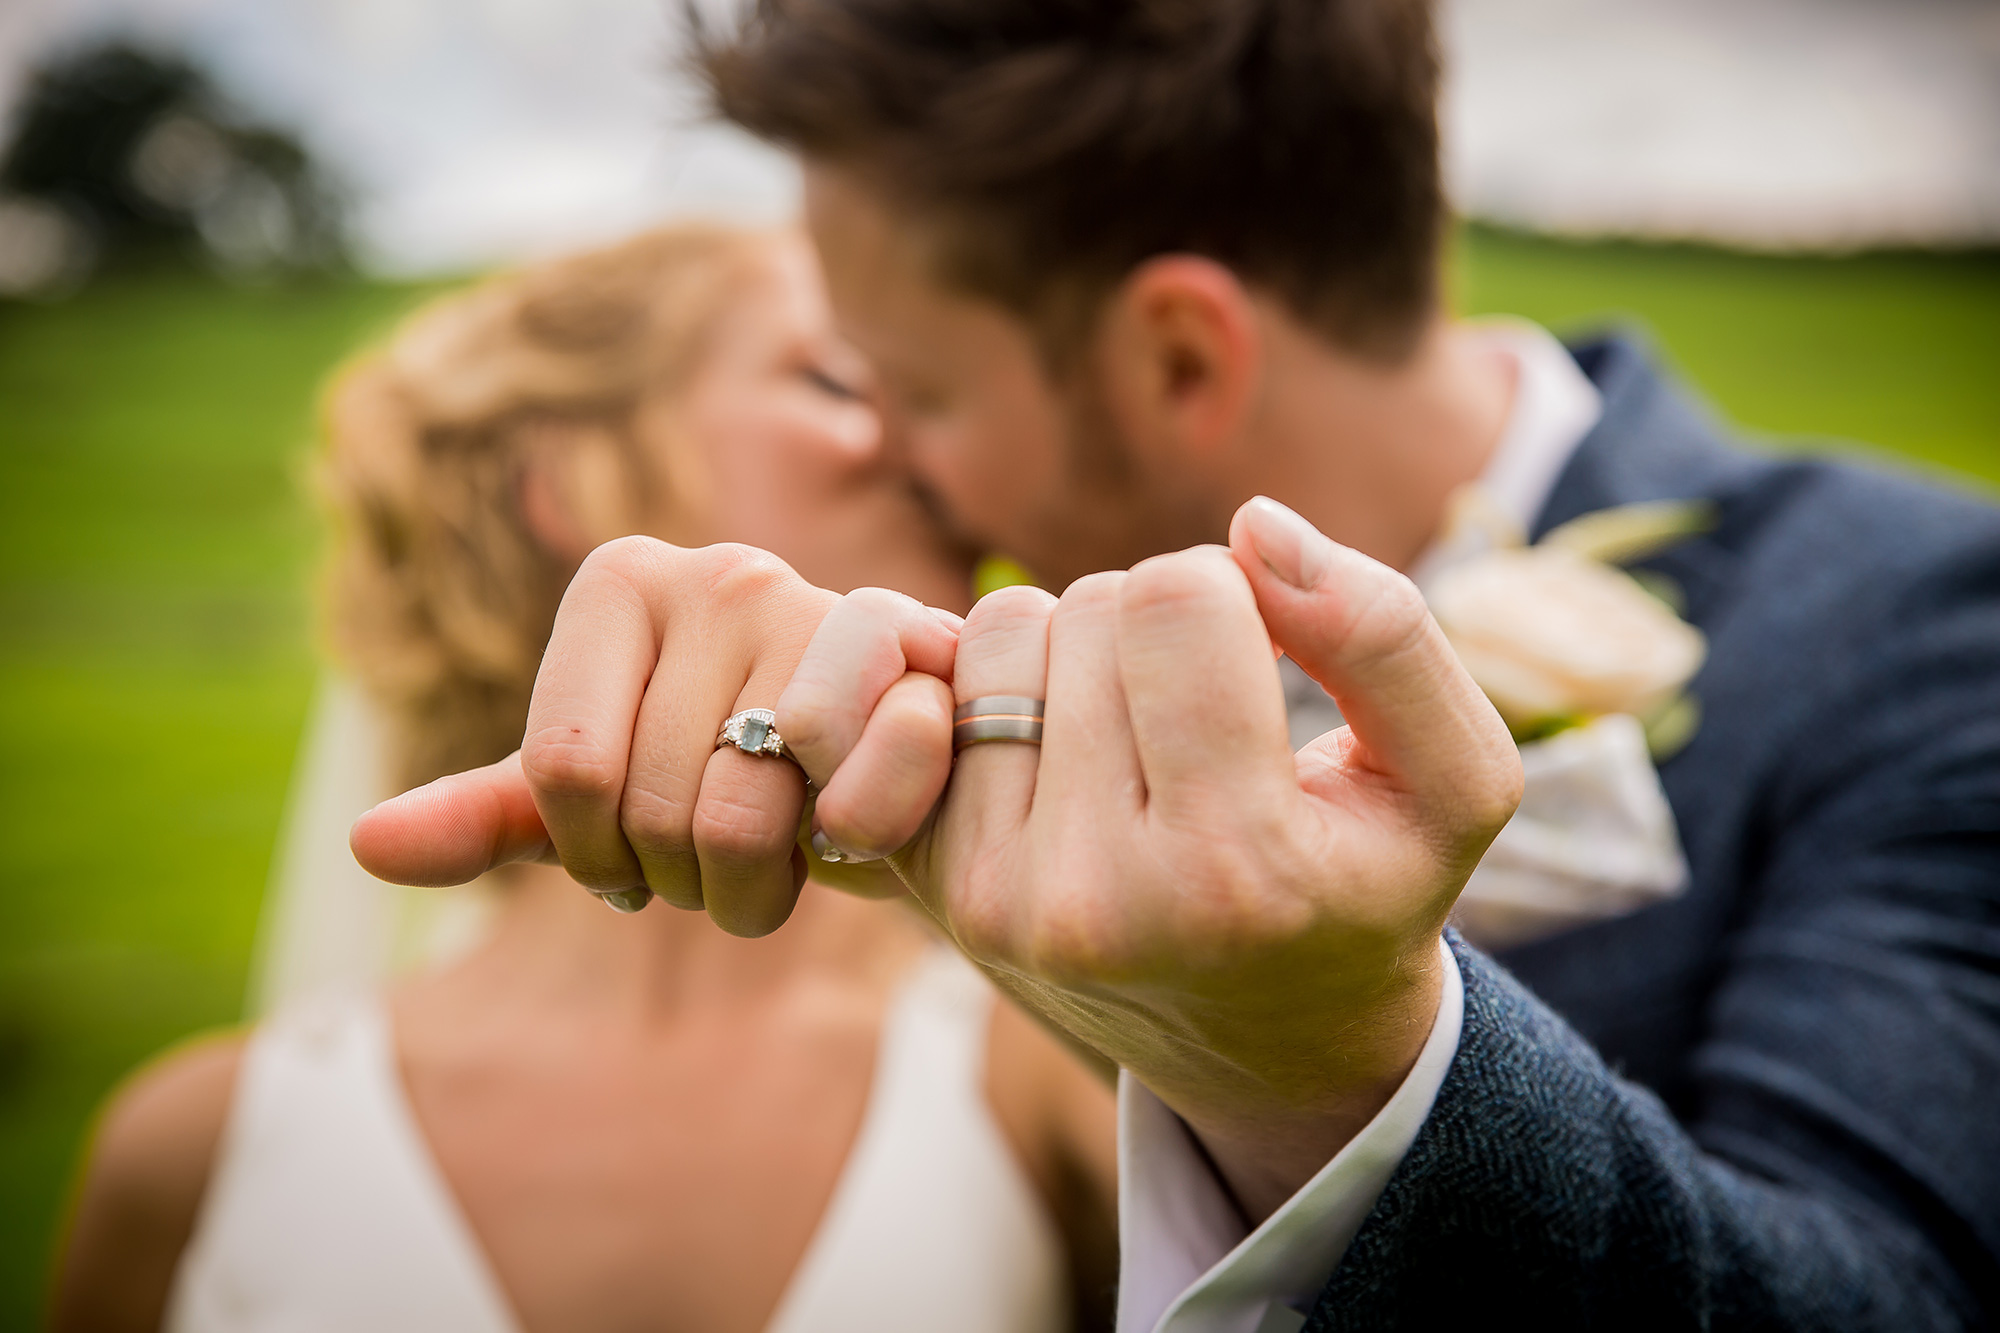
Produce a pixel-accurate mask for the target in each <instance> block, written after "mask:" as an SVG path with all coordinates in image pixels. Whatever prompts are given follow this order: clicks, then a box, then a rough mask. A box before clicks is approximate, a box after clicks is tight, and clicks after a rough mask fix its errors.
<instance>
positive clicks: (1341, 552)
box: [1229, 496, 1519, 788]
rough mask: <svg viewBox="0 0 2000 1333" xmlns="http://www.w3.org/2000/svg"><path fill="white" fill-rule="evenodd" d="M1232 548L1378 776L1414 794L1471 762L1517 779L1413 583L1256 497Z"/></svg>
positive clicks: (1503, 735) (1260, 603) (1501, 735)
mask: <svg viewBox="0 0 2000 1333" xmlns="http://www.w3.org/2000/svg"><path fill="white" fill-rule="evenodd" d="M1229 547H1230V551H1231V553H1232V554H1234V555H1235V557H1236V562H1237V564H1239V565H1240V566H1242V568H1243V572H1244V574H1245V575H1246V576H1247V577H1248V578H1249V580H1250V587H1251V589H1252V591H1254V592H1255V593H1256V595H1257V609H1258V611H1259V612H1261V613H1262V615H1263V617H1264V624H1265V627H1266V628H1267V629H1268V630H1269V631H1270V634H1271V639H1272V641H1273V642H1274V643H1276V644H1277V645H1278V647H1280V648H1282V649H1284V651H1285V654H1286V655H1287V656H1288V657H1290V658H1291V659H1292V660H1293V661H1294V662H1296V663H1298V664H1299V666H1301V667H1303V668H1304V669H1305V672H1306V674H1307V675H1309V676H1311V677H1312V678H1313V679H1314V680H1316V681H1318V682H1319V683H1320V684H1321V685H1322V686H1324V687H1325V688H1326V690H1327V692H1328V693H1330V694H1332V695H1333V697H1334V700H1335V701H1336V702H1337V703H1338V704H1339V705H1340V711H1341V714H1342V715H1343V716H1344V717H1345V718H1346V719H1347V722H1348V724H1349V725H1350V726H1352V727H1353V729H1354V734H1355V736H1356V737H1357V738H1359V739H1360V741H1361V742H1362V744H1363V746H1365V747H1366V749H1367V751H1368V753H1369V756H1370V760H1371V762H1372V763H1373V764H1374V765H1376V766H1379V767H1384V768H1387V769H1389V770H1391V771H1393V772H1395V773H1396V774H1397V775H1398V776H1399V777H1400V778H1401V779H1402V780H1403V781H1405V782H1408V783H1410V784H1411V785H1412V786H1415V787H1419V788H1421V787H1424V786H1427V785H1429V784H1432V783H1450V782H1454V781H1462V780H1463V779H1464V776H1465V765H1466V763H1467V761H1468V760H1470V761H1472V762H1473V763H1474V765H1475V767H1478V768H1484V767H1486V765H1485V764H1484V763H1482V762H1480V761H1481V760H1482V759H1490V760H1491V762H1492V763H1493V764H1494V765H1496V766H1497V767H1498V768H1499V769H1501V770H1506V769H1508V768H1509V767H1510V766H1511V768H1512V769H1513V771H1515V772H1518V768H1519V760H1518V758H1516V757H1515V754H1514V746H1513V742H1512V740H1511V739H1510V738H1509V736H1508V734H1507V729H1506V727H1505V725H1504V724H1502V722H1501V721H1500V716H1499V714H1497V713H1495V712H1494V711H1493V706H1492V705H1491V704H1490V703H1488V702H1487V700H1486V696H1485V695H1484V694H1483V693H1481V692H1480V689H1479V687H1478V686H1477V685H1475V684H1474V683H1473V681H1472V678H1471V677H1470V676H1468V675H1467V674H1466V672H1465V669H1464V668H1463V667H1462V666H1460V665H1459V661H1458V657H1457V655H1456V654H1455V653H1454V652H1453V651H1452V649H1451V645H1450V644H1449V643H1448V642H1446V640H1445V637H1444V632H1443V631H1442V630H1440V629H1439V628H1438V626H1437V622H1436V621H1434V620H1432V619H1431V615H1430V611H1429V610H1428V608H1426V607H1425V606H1424V599H1423V595H1422V594H1421V593H1419V592H1418V591H1417V588H1416V585H1415V584H1413V583H1411V582H1410V581H1409V580H1408V579H1407V578H1404V577H1403V576H1402V575H1401V574H1399V573H1397V572H1396V571H1395V570H1393V569H1390V568H1389V567H1388V566H1387V565H1384V564H1381V563H1380V562H1378V561H1375V560H1371V559H1369V558H1368V557H1367V556H1365V555H1363V554H1361V552H1359V551H1356V550H1353V549H1351V548H1349V547H1346V546H1342V545H1341V544H1340V543H1338V542H1336V541H1334V540H1333V539H1332V538H1330V537H1328V536H1326V535H1325V534H1324V533H1322V532H1320V531H1319V530H1318V529H1317V528H1315V527H1313V526H1312V524H1310V523H1308V522H1307V521H1306V520H1305V519H1303V518H1301V517H1300V516H1299V515H1298V514H1297V513H1295V512H1293V511H1292V510H1290V509H1287V508H1286V507H1285V506H1284V505H1281V504H1279V503H1278V502H1277V501H1276V500H1271V499H1266V498H1265V497H1263V496H1259V497H1257V498H1256V499H1254V500H1251V501H1249V502H1248V503H1246V504H1245V505H1244V506H1243V507H1242V508H1241V509H1238V510H1237V511H1236V518H1235V520H1234V521H1233V522H1232V523H1231V524H1230V526H1229ZM1515 780H1516V781H1518V778H1516V779H1515ZM1502 785H1505V784H1502Z"/></svg>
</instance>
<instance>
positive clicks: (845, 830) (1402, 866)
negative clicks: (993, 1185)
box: [787, 501, 1521, 1218]
mask: <svg viewBox="0 0 2000 1333" xmlns="http://www.w3.org/2000/svg"><path fill="white" fill-rule="evenodd" d="M1230 537H1231V549H1230V550H1224V549H1222V548H1219V547H1208V548H1203V549H1197V550H1193V551H1186V552H1182V553H1179V554H1177V555H1170V556H1162V557H1160V558H1157V559H1154V560H1149V561H1147V562H1145V563H1144V564H1141V565H1139V566H1138V567H1137V568H1135V569H1133V570H1132V571H1131V572H1130V573H1121V574H1100V575H1095V576H1092V577H1090V578H1087V579H1084V580H1081V581H1079V582H1078V583H1076V584H1074V585H1072V586H1071V587H1070V589H1069V590H1068V591H1067V592H1065V593H1064V594H1063V596H1062V597H1061V598H1060V599H1056V598H1052V597H1050V596H1049V595H1048V594H1046V593H1043V592H1039V591H1036V590H1033V589H1012V590H1008V591H1006V592H1003V593H996V594H993V595H991V596H989V597H987V598H986V599H985V600H984V601H982V602H981V603H980V604H979V605H978V606H977V607H976V608H974V610H973V613H972V615H971V616H970V617H969V618H968V620H967V622H966V624H965V628H964V630H963V632H962V635H961V637H960V641H959V645H958V656H957V667H956V675H955V686H954V688H955V692H956V696H957V698H958V700H959V701H960V702H964V701H966V700H970V699H973V698H977V697H979V696H983V695H1026V696H1029V697H1032V698H1041V699H1045V700H1046V714H1045V739H1044V743H1043V745H1042V746H1041V748H1040V749H1039V750H1038V749H1036V748H1035V747H1033V746H1029V745H1022V744H1005V743H1001V744H984V745H978V746H974V747H971V748H969V749H967V750H966V751H965V752H964V753H963V754H961V755H960V756H959V757H958V760H957V765H956V770H955V773H954V775H953V777H952V780H951V784H950V787H949V790H948V791H947V793H946V796H945V799H944V802H943V804H942V806H941V807H940V808H939V810H938V811H937V812H936V814H935V815H934V816H933V817H932V818H931V820H930V821H929V823H928V824H927V825H925V826H924V828H923V829H922V831H921V833H920V834H919V836H917V838H916V839H915V841H914V842H912V843H910V844H909V845H908V847H907V848H905V849H904V850H901V851H898V852H896V854H895V855H894V856H892V858H891V860H892V862H893V864H895V865H896V867H897V870H898V873H900V874H902V875H903V876H904V878H905V880H906V881H907V883H908V884H909V886H910V888H911V889H912V891H913V892H914V893H915V894H916V895H917V896H918V897H919V898H920V899H921V900H922V901H923V902H924V903H925V905H926V906H927V907H928V908H929V909H930V910H931V911H932V913H933V914H934V915H935V916H937V918H938V919H939V920H940V921H941V922H943V923H944V925H945V926H946V928H947V929H948V930H950V932H951V933H952V935H953V936H954V937H955V938H956V939H957V940H958V942H959V944H960V945H961V946H962V947H963V948H964V949H965V950H966V951H967V952H968V953H969V954H970V955H971V956H972V957H973V958H974V959H976V960H978V961H980V962H981V963H982V964H983V965H985V966H986V967H987V969H988V970H989V971H990V972H992V973H993V974H994V975H995V977H996V978H997V979H998V980H999V981H1000V982H1001V983H1002V984H1003V985H1005V986H1006V987H1008V989H1010V990H1012V991H1014V992H1015V993H1016V994H1017V995H1018V996H1019V997H1020V998H1021V999H1022V1000H1024V1001H1025V1002H1026V1003H1028V1004H1029V1005H1031V1006H1033V1007H1034V1008H1036V1009H1039V1010H1040V1011H1042V1012H1043V1013H1044V1014H1045V1015H1047V1016H1048V1017H1050V1018H1051V1019H1053V1020H1054V1021H1055V1022H1057V1023H1059V1024H1061V1025H1062V1026H1064V1027H1066V1028H1068V1029H1069V1030H1071V1031H1072V1032H1074V1033H1076V1034H1077V1035H1078V1036H1080V1037H1082V1038H1083V1039H1084V1040H1085V1041H1087V1042H1089V1043H1090V1044H1091V1045H1093V1046H1095V1047H1096V1048H1097V1049H1098V1050H1100V1051H1102V1052H1103V1053H1104V1054H1106V1055H1107V1056H1109V1057H1111V1058H1112V1059H1113V1060H1116V1061H1117V1062H1118V1063H1119V1064H1121V1065H1123V1066H1124V1067H1125V1068H1127V1069H1129V1070H1131V1071H1132V1072H1133V1073H1134V1074H1135V1075H1137V1076H1138V1077H1139V1078H1140V1079H1141V1080H1142V1081H1143V1082H1145V1083H1146V1084H1147V1085H1148V1086H1149V1087H1151V1088H1152V1089H1153V1090H1154V1091H1155V1092H1156V1093H1158V1094H1159V1095H1160V1096H1161V1097H1162V1098H1163V1099H1164V1100H1165V1101H1166V1102H1167V1103H1168V1104H1169V1105H1171V1106H1173V1107H1174V1109H1175V1110H1176V1111H1178V1112H1179V1113H1180V1114H1181V1115H1182V1117H1183V1118H1184V1119H1186V1120H1187V1121H1188V1123H1189V1124H1190V1125H1192V1126H1193V1127H1194V1128H1195V1130H1196V1132H1197V1133H1198V1134H1200V1136H1201V1138H1202V1139H1203V1141H1204V1144H1205V1145H1206V1147H1207V1148H1208V1150H1209V1152H1210V1153H1211V1155H1212V1156H1213V1157H1214V1158H1215V1160H1216V1161H1217V1163H1218V1165H1219V1166H1220V1167H1221V1168H1222V1170H1223V1173H1224V1175H1225V1176H1226V1177H1227V1178H1228V1179H1229V1181H1230V1183H1231V1185H1232V1187H1233V1188H1234V1190H1235V1191H1236V1193H1237V1196H1238V1199H1239V1201H1240V1202H1241V1203H1242V1204H1243V1205H1244V1207H1245V1208H1246V1210H1247V1211H1249V1212H1250V1213H1251V1214H1252V1215H1253V1216H1254V1217H1257V1218H1261V1217H1263V1216H1266V1215H1268V1214H1269V1213H1270V1212H1271V1211H1272V1210H1273V1209H1274V1208H1275V1207H1276V1206H1277V1205H1278V1204H1279V1203H1281V1202H1282V1201H1283V1200H1284V1199H1285V1198H1287V1197H1288V1196H1289V1195H1291V1194H1292V1193H1293V1192H1295V1191H1296V1190H1297V1189H1298V1187H1299V1186H1301V1185H1302V1184H1303V1183H1304V1182H1305V1181H1306V1180H1307V1179H1308V1178H1309V1177H1310V1176H1311V1175H1312V1174H1313V1173H1314V1172H1315V1171H1316V1170H1317V1169H1318V1168H1319V1167H1320V1166H1321V1165H1323V1164H1324V1163H1325V1162H1326V1161H1327V1160H1328V1159H1329V1158H1330V1157H1331V1156H1332V1155H1333V1154H1334V1153H1335V1152H1337V1151H1338V1150H1339V1148H1340V1147H1341V1146H1342V1145H1343V1144H1344V1143H1345V1142H1346V1141H1347V1140H1348V1139H1349V1138H1351V1137H1352V1136H1353V1135H1354V1134H1355V1133H1356V1132H1357V1131H1359V1129H1360V1128H1361V1127H1362V1126H1364V1125H1365V1124H1366V1123H1367V1121H1368V1120H1369V1119H1370V1118H1371V1117H1372V1116H1373V1115H1374V1114H1375V1112H1376V1111H1377V1110H1379V1109H1380V1107H1381V1106H1382V1105H1383V1103H1384V1102H1385V1101H1386V1100H1387V1099H1388V1097H1389V1096H1390V1095H1391V1094H1392V1093H1393V1092H1394V1090H1395V1088H1396V1087H1397V1086H1398V1085H1399V1084H1400V1083H1401V1081H1402V1080H1403V1078H1404V1076H1405V1075H1406V1074H1407V1072H1408V1071H1409V1069H1410V1067H1411V1065H1412V1064H1413V1063H1414V1062H1415V1059H1416V1057H1417V1054H1418V1052H1419V1051H1420V1050H1421V1048H1422V1046H1423V1043H1424V1041H1425V1039H1426V1037H1427V1036H1428V1035H1429V1032H1430V1029H1431V1025H1432V1021H1433V1019H1434V1018H1435V1016H1436V1013H1437V1007H1438V1001H1439V995H1440V987H1441V962H1440V958H1439V947H1438V935H1439V932H1440V930H1441V928H1442V926H1443V924H1444V920H1445V917H1446V914H1447V913H1448V912H1449V911H1450V909H1451V906H1452V903H1453V901H1454V900H1455V898H1456V897H1457V894H1458V891H1459V889H1460V888H1461V887H1462V886H1463V885H1464V882H1465V880H1466V877H1467V876H1468V875H1469V874H1470V873H1471V871H1472V868H1473V866H1474V865H1475V864H1476V863H1477V861H1478V859H1479V857H1480V855H1481V854H1482V853H1483V851H1484V850H1485V848H1486V845H1487V843H1488V842H1489V841H1490V840H1491V839H1492V837H1493V836H1494V834H1495V833H1497V832H1498V831H1499V829H1500V827H1501V825H1502V824H1504V823H1505V822H1506V821H1507V819H1508V818H1509V816H1510V815H1511V814H1512V813H1513V810H1514V806H1515V804H1516V802H1517V801H1518V800H1519V795H1520V784H1521V773H1520V763H1519V759H1518V756H1517V754H1516V751H1515V747H1514V745H1513V743H1512V741H1511V740H1510V739H1509V737H1508V734H1507V730H1506V728H1505V726H1504V725H1503V724H1502V723H1501V721H1500V719H1499V717H1498V716H1497V715H1496V714H1495V713H1494V711H1493V709H1492V707H1491V706H1490V705H1489V704H1488V703H1487V701H1486V699H1485V697H1484V696H1483V695H1482V694H1481V693H1480V691H1479V689H1478V687H1477V686H1475V685H1474V684H1473V682H1472V681H1471V679H1470V678H1469V677H1467V676H1466V674H1465V672H1464V671H1463V669H1462V668H1461V667H1460V666H1459V664H1458V661H1457V659H1456V657H1455V656H1454V655H1453V653H1452V651H1451V649H1450V647H1449V646H1448V645H1447V644H1446V642H1445V640H1444V637H1443V635H1442V634H1441V633H1440V631H1439V630H1438V628H1437V626H1436V624H1435V623H1434V622H1433V621H1432V619H1431V617H1430V615H1429V613H1428V612H1427V611H1426V610H1425V607H1424V604H1423V601H1422V599H1421V598H1420V596H1419V595H1418V593H1417V592H1416V590H1415V588H1414V587H1413V586H1412V585H1411V584H1410V583H1409V581H1408V580H1407V579H1405V578H1403V577H1402V576H1401V575H1399V574H1397V573H1395V572H1394V571H1392V570H1390V569H1388V568H1386V567H1384V566H1382V565H1379V564H1377V563H1375V562H1374V561H1372V560H1369V559H1367V558H1366V557H1364V556H1362V555H1360V554H1358V553H1356V552H1354V551H1351V550H1348V549H1346V548H1344V547H1340V546H1337V545H1336V544H1335V543H1333V542H1332V541H1330V540H1328V539H1327V538H1326V537H1324V536H1322V535H1320V534H1319V533H1318V532H1316V531H1314V530H1313V529H1312V528H1311V527H1310V526H1308V525H1307V524H1306V523H1305V521H1304V520H1303V519H1300V518H1299V517H1298V516H1297V515H1296V514H1293V513H1292V512H1291V511H1290V510H1288V509H1285V508H1283V507H1282V506H1279V505H1275V504H1272V503H1271V502H1269V501H1253V502H1252V503H1251V504H1249V505H1246V506H1245V507H1244V509H1243V510H1242V511H1240V512H1239V513H1238V515H1237V518H1236V521H1235V523H1234V525H1233V527H1232V531H1231V534H1230ZM854 618H856V617H855V613H854V612H853V611H852V610H851V609H843V610H842V611H840V612H836V614H835V615H833V616H831V617H829V618H828V619H827V621H826V622H825V624H824V625H823V627H822V630H821V634H820V637H819V639H817V640H816V641H815V643H814V645H813V648H812V649H811V651H809V652H808V654H807V656H806V658H805V660H804V662H803V663H802V665H801V669H800V675H799V680H800V681H801V682H803V683H802V684H795V686H794V687H793V691H792V692H788V696H787V697H788V699H790V700H792V701H793V703H794V705H795V706H796V705H797V704H799V703H800V702H801V700H802V699H803V700H804V701H806V702H810V703H814V706H824V705H825V704H826V702H827V701H830V700H833V699H836V698H838V697H840V696H841V694H842V692H843V688H846V693H848V694H854V693H859V692H862V691H858V690H856V689H853V688H851V687H843V685H842V684H841V683H840V682H842V681H843V680H853V679H857V678H858V675H859V664H861V663H863V662H865V661H866V660H867V659H868V657H869V654H870V651H871V650H869V649H868V648H866V647H865V644H866V642H867V635H865V634H859V633H856V632H855V631H854V629H853V627H852V625H846V626H844V627H843V622H844V621H846V620H851V619H854ZM861 618H863V619H865V617H861ZM1274 642H1275V644H1276V646H1277V647H1278V648H1281V649H1283V650H1284V651H1285V652H1286V653H1287V654H1289V655H1290V656H1291V657H1292V658H1293V660H1294V661H1296V662H1297V663H1298V664H1299V665H1300V666H1302V667H1304V668H1305V669H1306V671H1307V672H1308V673H1309V674H1310V675H1312V676H1313V677H1314V678H1315V679H1316V680H1318V681H1319V682H1320V683H1321V684H1322V685H1324V686H1326V687H1327V689H1328V690H1329V691H1331V692H1332V694H1333V695H1334V697H1335V698H1336V699H1337V700H1338V701H1339V703H1340V706H1341V711H1342V713H1343V715H1344V716H1345V717H1346V719H1347V721H1348V724H1349V725H1348V727H1344V728H1342V729H1341V730H1339V731H1336V732H1333V733H1331V734H1329V735H1327V736H1324V737H1322V738H1320V739H1319V740H1318V741H1316V742H1315V743H1313V744H1312V745H1310V746H1308V747H1306V749H1304V750H1303V751H1301V752H1300V753H1299V754H1297V755H1296V756H1295V755H1294V754H1293V753H1292V751H1291V748H1290V746H1289V745H1288V743H1287V741H1286V726H1285V711H1284V703H1283V698H1282V692H1281V689H1280V685H1279V680H1278V675H1277V672H1276V669H1275V667H1274V665H1273V653H1272V647H1273V644H1274ZM857 645H862V646H859V647H857ZM872 651H879V649H877V650H872ZM883 670H884V667H882V666H880V665H877V666H875V667H874V668H873V671H874V674H875V676H877V677H879V676H880V675H881V674H882V672H883ZM854 734H858V732H857V731H856V724H853V723H850V724H849V725H848V727H847V729H846V730H845V731H842V732H840V736H849V735H854ZM838 738H839V737H836V739H838ZM832 757H834V756H829V755H827V754H816V756H815V760H814V762H815V763H817V764H819V765H821V766H823V767H831V765H830V764H829V759H830V758H832ZM869 762H870V764H872V765H873V766H875V767H876V768H878V769H880V768H883V767H886V766H888V765H887V761H886V760H885V758H884V756H883V755H882V754H881V753H879V752H878V753H876V754H874V755H873V756H871V758H870V760H869ZM910 762H913V763H915V762H919V758H918V757H917V756H914V755H913V756H912V758H911V760H910ZM809 766H812V765H811V764H809ZM847 776H848V775H847V773H846V771H845V766H844V765H842V766H840V768H839V769H838V770H837V771H833V772H832V773H831V775H830V781H829V783H828V786H827V789H826V793H825V796H824V797H823V798H822V801H821V804H820V820H821V823H822V825H823V826H824V827H825V829H826V831H827V832H828V833H829V834H830V835H831V836H832V837H833V839H834V840H835V841H836V842H838V843H842V844H843V845H848V844H850V843H851V844H853V845H855V846H857V847H859V848H861V849H862V850H868V851H886V850H890V849H892V848H895V847H896V846H897V845H898V843H899V842H900V840H901V839H903V838H904V837H907V836H908V835H909V833H910V832H912V831H914V830H915V829H916V823H915V819H916V817H917V812H912V811H909V810H903V811H901V812H900V813H889V812H885V811H884V809H883V808H882V807H881V806H880V805H879V804H877V805H875V806H873V807H869V806H867V805H865V804H864V803H862V802H859V801H856V800H854V799H853V796H854V792H853V790H852V789H851V788H850V787H849V786H848V785H847V784H846V781H845V779H846V778H847ZM836 798H838V799H836Z"/></svg>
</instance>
